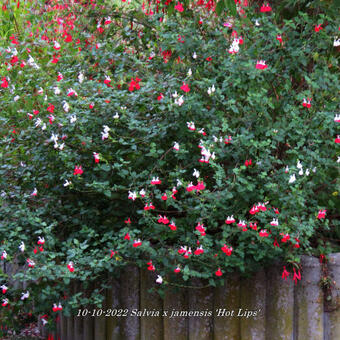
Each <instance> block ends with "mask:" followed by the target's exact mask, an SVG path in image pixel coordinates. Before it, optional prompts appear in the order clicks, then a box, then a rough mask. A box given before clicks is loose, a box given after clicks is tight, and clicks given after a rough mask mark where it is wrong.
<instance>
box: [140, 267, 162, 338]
mask: <svg viewBox="0 0 340 340" xmlns="http://www.w3.org/2000/svg"><path fill="white" fill-rule="evenodd" d="M155 280H156V276H155V274H154V273H150V272H149V271H146V270H142V271H141V295H140V309H141V311H144V310H146V311H154V312H158V313H159V315H160V316H142V317H141V320H140V321H141V340H150V339H163V319H162V313H163V301H162V299H161V297H160V296H159V295H158V294H157V293H149V292H148V290H149V289H150V288H151V287H155V286H156V283H155Z"/></svg>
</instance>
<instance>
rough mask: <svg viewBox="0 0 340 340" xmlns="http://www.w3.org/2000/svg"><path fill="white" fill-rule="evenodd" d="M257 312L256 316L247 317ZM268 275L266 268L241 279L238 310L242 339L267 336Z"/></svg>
mask: <svg viewBox="0 0 340 340" xmlns="http://www.w3.org/2000/svg"><path fill="white" fill-rule="evenodd" d="M251 312H256V313H257V316H256V317H247V315H249V314H248V313H251ZM265 313H266V275H265V272H264V270H261V271H259V272H258V273H256V274H255V275H254V276H252V277H250V278H248V279H243V280H241V304H240V309H239V311H238V315H239V317H240V323H241V340H262V339H263V340H264V339H265V337H266V318H265Z"/></svg>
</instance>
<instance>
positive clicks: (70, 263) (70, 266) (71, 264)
mask: <svg viewBox="0 0 340 340" xmlns="http://www.w3.org/2000/svg"><path fill="white" fill-rule="evenodd" d="M67 268H68V270H69V271H70V273H73V272H74V267H73V262H69V264H68V265H67Z"/></svg>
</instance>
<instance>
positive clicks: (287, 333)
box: [266, 266, 294, 340]
mask: <svg viewBox="0 0 340 340" xmlns="http://www.w3.org/2000/svg"><path fill="white" fill-rule="evenodd" d="M281 271H282V268H281V266H275V267H272V268H270V269H269V270H268V271H267V287H266V300H267V304H266V305H267V306H266V339H267V340H271V339H277V340H292V339H293V336H294V324H293V321H294V283H293V281H292V280H291V278H289V279H287V280H282V279H279V278H280V276H281Z"/></svg>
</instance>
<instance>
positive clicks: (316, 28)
mask: <svg viewBox="0 0 340 340" xmlns="http://www.w3.org/2000/svg"><path fill="white" fill-rule="evenodd" d="M322 29H323V27H321V24H319V25H315V27H314V31H315V32H319V31H321V30H322Z"/></svg>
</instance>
